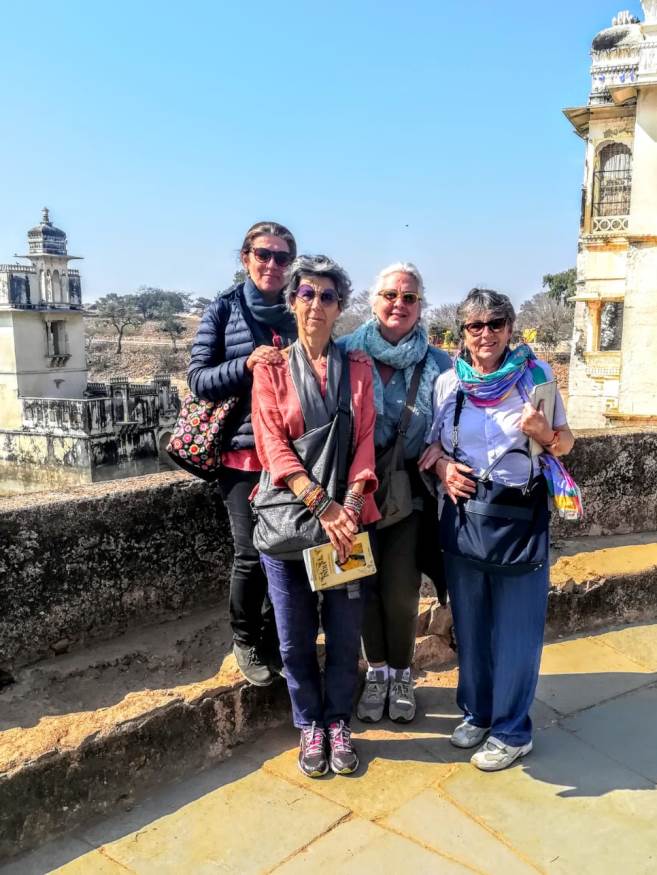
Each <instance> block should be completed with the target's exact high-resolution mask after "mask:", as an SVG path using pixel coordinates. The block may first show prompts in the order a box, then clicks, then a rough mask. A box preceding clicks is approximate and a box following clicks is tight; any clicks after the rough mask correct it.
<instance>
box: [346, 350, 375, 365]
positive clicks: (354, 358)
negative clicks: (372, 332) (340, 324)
mask: <svg viewBox="0 0 657 875" xmlns="http://www.w3.org/2000/svg"><path fill="white" fill-rule="evenodd" d="M349 361H350V362H358V363H359V364H361V365H369V366H370V367H372V359H371V358H370V357H369V356H368V354H367V353H366V352H363V350H362V349H353V350H351V351H350V352H349Z"/></svg>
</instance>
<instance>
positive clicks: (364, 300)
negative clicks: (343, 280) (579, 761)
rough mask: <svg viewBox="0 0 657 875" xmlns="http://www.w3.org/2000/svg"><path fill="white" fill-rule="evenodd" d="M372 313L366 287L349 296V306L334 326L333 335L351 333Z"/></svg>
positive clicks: (339, 335) (338, 335) (340, 335)
mask: <svg viewBox="0 0 657 875" xmlns="http://www.w3.org/2000/svg"><path fill="white" fill-rule="evenodd" d="M371 315H372V308H371V306H370V293H369V292H368V291H367V289H363V291H362V292H358V294H356V295H352V296H351V300H350V302H349V306H348V307H347V309H346V310H345V311H344V313H343V314H342V315H341V316H340V318H339V319H338V321H337V323H336V326H335V336H336V337H342V336H343V335H344V334H351V332H352V331H355V330H356V329H357V328H358V327H360V326H361V325H362V324H363V323H364V322H367V320H368V319H369V318H370V316H371Z"/></svg>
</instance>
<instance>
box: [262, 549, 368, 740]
mask: <svg viewBox="0 0 657 875" xmlns="http://www.w3.org/2000/svg"><path fill="white" fill-rule="evenodd" d="M260 558H261V561H262V565H263V568H264V569H265V572H266V574H267V581H268V585H269V598H270V600H271V603H272V605H273V606H274V616H275V618H276V628H277V630H278V637H279V641H280V650H281V659H282V660H283V667H284V669H285V677H286V680H287V688H288V691H289V693H290V699H291V701H292V719H293V722H294V725H295V726H296V727H297V728H298V729H301V728H302V727H304V726H310V725H311V724H312V723H317V725H318V726H328V725H329V723H333V722H335V721H339V720H344V722H345V723H347V724H348V723H349V721H350V719H351V711H352V708H353V701H354V695H355V692H356V686H357V684H358V656H359V649H360V631H361V624H362V618H363V603H364V592H362V593H361V596H360V598H351V599H350V598H349V597H348V595H347V590H346V589H345V588H343V587H340V588H338V589H330V590H325V591H324V593H323V595H322V599H321V606H320V605H318V602H319V598H318V594H317V593H314V592H313V591H312V590H311V588H310V583H309V582H308V576H307V574H306V569H305V566H304V564H303V562H294V561H289V560H283V559H272V558H271V557H270V556H261V557H260ZM361 589H363V587H361ZM320 613H321V618H322V629H323V630H324V635H325V640H326V661H325V664H324V694H323V695H322V681H321V675H320V670H319V662H318V660H317V632H318V630H319V617H320Z"/></svg>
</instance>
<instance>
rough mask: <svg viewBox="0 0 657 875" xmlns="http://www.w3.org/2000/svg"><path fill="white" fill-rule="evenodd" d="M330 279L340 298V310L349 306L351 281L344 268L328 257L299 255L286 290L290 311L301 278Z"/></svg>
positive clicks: (293, 265) (292, 268)
mask: <svg viewBox="0 0 657 875" xmlns="http://www.w3.org/2000/svg"><path fill="white" fill-rule="evenodd" d="M304 276H305V277H322V276H323V277H328V278H329V279H330V280H332V281H333V284H334V285H335V290H336V292H337V293H338V297H339V298H340V305H339V306H340V310H345V309H346V308H347V307H348V306H349V297H350V295H351V280H350V279H349V274H348V273H347V271H346V270H344V268H342V267H340V265H339V264H338V263H337V261H333V259H332V258H329V257H328V255H299V256H297V257H296V258H295V259H294V261H293V262H292V265H291V266H290V272H289V275H288V282H287V286H286V288H285V303H286V305H287V308H288V310H289V309H291V306H290V305H291V303H292V298H293V297H294V295H295V294H296V291H297V289H298V288H299V283H300V282H301V277H304Z"/></svg>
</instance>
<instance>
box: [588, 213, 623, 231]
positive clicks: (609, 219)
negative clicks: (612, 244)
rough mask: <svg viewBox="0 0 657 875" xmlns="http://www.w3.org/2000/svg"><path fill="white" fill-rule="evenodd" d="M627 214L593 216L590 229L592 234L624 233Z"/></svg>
mask: <svg viewBox="0 0 657 875" xmlns="http://www.w3.org/2000/svg"><path fill="white" fill-rule="evenodd" d="M629 221H630V220H629V216H594V217H593V226H592V228H591V231H592V233H593V234H626V233H627V229H628V228H629Z"/></svg>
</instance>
